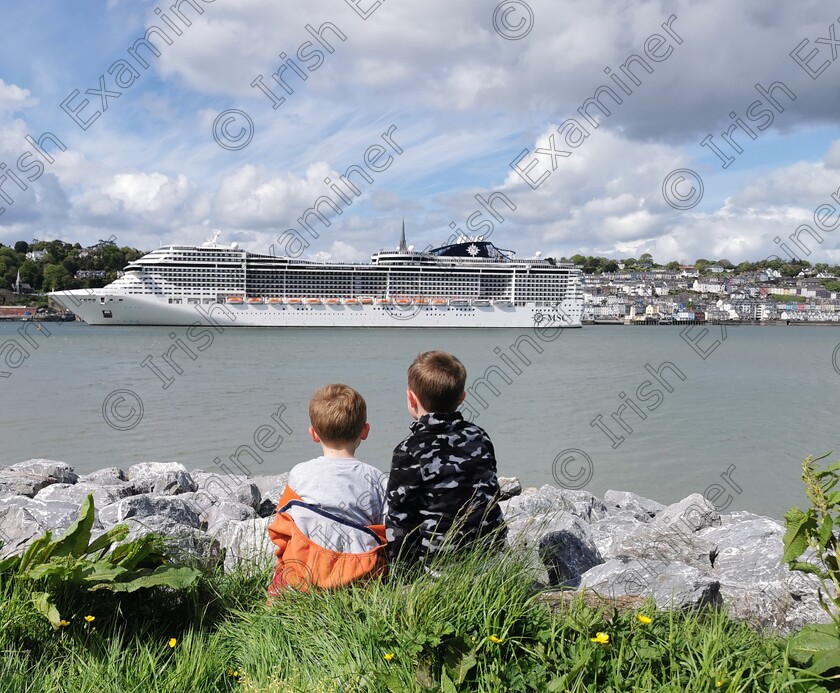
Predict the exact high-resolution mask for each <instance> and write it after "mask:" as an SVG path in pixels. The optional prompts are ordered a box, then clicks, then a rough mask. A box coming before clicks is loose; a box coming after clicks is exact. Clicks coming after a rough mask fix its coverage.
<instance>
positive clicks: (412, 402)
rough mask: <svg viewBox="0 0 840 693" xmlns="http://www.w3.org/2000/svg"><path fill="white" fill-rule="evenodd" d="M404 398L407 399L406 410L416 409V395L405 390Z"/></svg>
mask: <svg viewBox="0 0 840 693" xmlns="http://www.w3.org/2000/svg"><path fill="white" fill-rule="evenodd" d="M405 393H406V398H407V399H408V408H409V409H410V410H413V409H417V395H415V394H414V393H413V392H412V391H411V390H406V391H405Z"/></svg>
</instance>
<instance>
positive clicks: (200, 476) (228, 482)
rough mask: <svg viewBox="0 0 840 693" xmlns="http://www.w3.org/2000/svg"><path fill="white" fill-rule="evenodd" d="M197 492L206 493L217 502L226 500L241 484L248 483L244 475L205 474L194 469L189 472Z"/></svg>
mask: <svg viewBox="0 0 840 693" xmlns="http://www.w3.org/2000/svg"><path fill="white" fill-rule="evenodd" d="M190 475H191V476H192V478H193V480H194V481H195V484H196V486H197V489H196V490H198V491H207V492H208V493H210V494H211V495H213V496H214V497H215V498H218V502H221V501H222V500H223V499H224V498H227V497H228V496H229V495H230V494H231V493H233V491H234V490H235V489H236V488H237V487H239V486H241V485H242V484H246V483H248V477H246V476H245V475H244V474H222V473H221V472H205V471H203V470H201V469H196V470H193V471H191V472H190Z"/></svg>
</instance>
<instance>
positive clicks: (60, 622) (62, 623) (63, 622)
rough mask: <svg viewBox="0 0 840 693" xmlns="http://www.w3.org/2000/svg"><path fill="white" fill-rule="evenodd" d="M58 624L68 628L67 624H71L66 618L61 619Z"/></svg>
mask: <svg viewBox="0 0 840 693" xmlns="http://www.w3.org/2000/svg"><path fill="white" fill-rule="evenodd" d="M58 625H59V627H60V628H67V626H69V625H70V621H65V620H64V619H61V620H60V621H59V622H58Z"/></svg>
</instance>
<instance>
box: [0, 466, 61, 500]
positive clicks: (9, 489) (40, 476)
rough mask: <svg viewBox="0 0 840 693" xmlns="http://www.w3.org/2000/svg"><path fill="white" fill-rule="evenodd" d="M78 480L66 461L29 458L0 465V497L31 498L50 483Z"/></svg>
mask: <svg viewBox="0 0 840 693" xmlns="http://www.w3.org/2000/svg"><path fill="white" fill-rule="evenodd" d="M77 480H78V477H77V476H76V474H75V473H74V472H73V468H72V467H71V466H70V465H69V464H67V463H65V462H56V461H54V460H41V459H34V460H27V461H26V462H20V463H18V464H15V465H12V466H11V467H0V497H5V496H29V497H30V498H31V497H32V496H34V495H35V494H36V493H38V492H39V491H40V490H41V489H43V488H46V487H47V486H49V485H50V484H59V483H64V484H75V483H76V481H77Z"/></svg>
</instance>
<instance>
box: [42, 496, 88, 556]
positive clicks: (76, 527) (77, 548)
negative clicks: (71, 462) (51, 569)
mask: <svg viewBox="0 0 840 693" xmlns="http://www.w3.org/2000/svg"><path fill="white" fill-rule="evenodd" d="M95 519H96V509H95V508H94V507H93V494H92V493H89V494H88V495H87V497H86V498H85V499H84V501H82V507H81V508H80V509H79V517H78V518H76V521H75V522H74V523H73V524H72V525H70V526H69V527H68V528H67V531H66V532H65V533H64V535H63V536H62V537H61V538H59V539H58V541H57V542H56V547H55V550H54V551H53V555H54V556H75V557H76V558H79V557H81V556H84V555H85V553H86V552H87V547H88V543H89V542H90V530H91V528H92V527H93V521H94V520H95Z"/></svg>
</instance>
